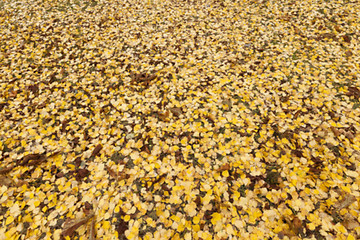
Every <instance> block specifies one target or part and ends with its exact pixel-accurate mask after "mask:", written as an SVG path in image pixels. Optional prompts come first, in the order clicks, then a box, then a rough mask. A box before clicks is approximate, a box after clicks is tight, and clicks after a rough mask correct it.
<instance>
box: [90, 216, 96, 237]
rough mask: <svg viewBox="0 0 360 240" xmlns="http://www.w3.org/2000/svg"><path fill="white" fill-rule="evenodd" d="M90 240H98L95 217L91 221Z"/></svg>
mask: <svg viewBox="0 0 360 240" xmlns="http://www.w3.org/2000/svg"><path fill="white" fill-rule="evenodd" d="M89 240H96V231H95V217H94V218H93V219H92V220H91V224H90V231H89Z"/></svg>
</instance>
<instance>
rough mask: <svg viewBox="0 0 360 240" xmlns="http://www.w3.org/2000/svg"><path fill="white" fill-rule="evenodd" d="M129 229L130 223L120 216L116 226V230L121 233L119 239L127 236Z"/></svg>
mask: <svg viewBox="0 0 360 240" xmlns="http://www.w3.org/2000/svg"><path fill="white" fill-rule="evenodd" d="M128 229H129V224H128V223H127V222H125V221H124V220H123V219H122V218H121V217H119V222H118V224H117V226H116V231H117V232H118V234H119V239H123V238H124V237H125V231H126V230H128Z"/></svg>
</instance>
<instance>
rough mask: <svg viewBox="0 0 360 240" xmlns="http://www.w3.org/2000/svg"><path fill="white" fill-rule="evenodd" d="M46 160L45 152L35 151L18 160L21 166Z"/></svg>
mask: <svg viewBox="0 0 360 240" xmlns="http://www.w3.org/2000/svg"><path fill="white" fill-rule="evenodd" d="M45 160H46V155H45V153H35V154H29V155H26V156H25V157H23V158H22V159H21V160H18V165H19V166H36V165H39V164H41V163H42V162H44V161H45Z"/></svg>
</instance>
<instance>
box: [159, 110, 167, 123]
mask: <svg viewBox="0 0 360 240" xmlns="http://www.w3.org/2000/svg"><path fill="white" fill-rule="evenodd" d="M169 115H170V114H169V111H166V112H165V113H159V112H158V116H159V118H160V119H161V121H164V122H168V121H169Z"/></svg>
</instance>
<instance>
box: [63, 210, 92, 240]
mask: <svg viewBox="0 0 360 240" xmlns="http://www.w3.org/2000/svg"><path fill="white" fill-rule="evenodd" d="M94 216H95V214H94V213H93V212H92V213H90V214H89V215H87V216H86V217H84V218H81V219H76V220H71V221H69V222H67V223H65V225H64V230H63V231H62V233H61V236H63V237H65V236H72V235H73V234H74V232H75V231H76V229H78V228H79V227H80V226H82V225H84V224H86V223H87V222H88V221H89V219H90V218H92V217H94Z"/></svg>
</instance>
